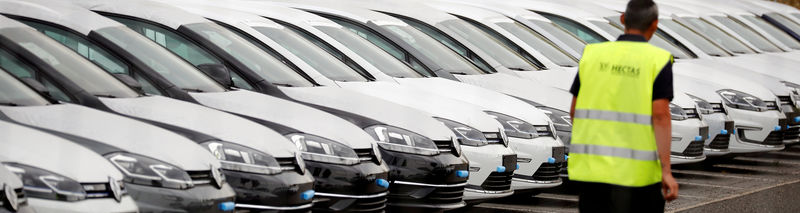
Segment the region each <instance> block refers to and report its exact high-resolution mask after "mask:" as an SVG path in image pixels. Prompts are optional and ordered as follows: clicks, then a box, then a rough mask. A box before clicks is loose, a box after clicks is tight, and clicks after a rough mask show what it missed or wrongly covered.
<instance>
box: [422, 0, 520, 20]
mask: <svg viewBox="0 0 800 213" xmlns="http://www.w3.org/2000/svg"><path fill="white" fill-rule="evenodd" d="M426 4H427V5H428V6H431V7H433V8H444V7H446V8H447V9H448V11H455V12H456V13H458V14H469V17H470V18H474V19H484V20H486V19H509V18H508V17H506V16H505V15H503V14H501V13H499V12H495V11H492V10H488V9H485V8H481V7H477V6H472V5H466V4H457V3H450V2H441V1H439V2H428V3H426ZM448 13H449V12H448ZM451 14H452V13H451Z"/></svg>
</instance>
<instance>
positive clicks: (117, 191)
mask: <svg viewBox="0 0 800 213" xmlns="http://www.w3.org/2000/svg"><path fill="white" fill-rule="evenodd" d="M108 188H110V189H111V195H113V196H114V200H117V202H120V201H122V188H120V187H119V183H117V180H114V178H112V177H108Z"/></svg>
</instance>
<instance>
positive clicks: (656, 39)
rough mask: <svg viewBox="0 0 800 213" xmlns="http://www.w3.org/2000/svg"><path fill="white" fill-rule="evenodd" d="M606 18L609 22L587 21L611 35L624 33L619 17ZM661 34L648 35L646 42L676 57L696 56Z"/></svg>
mask: <svg viewBox="0 0 800 213" xmlns="http://www.w3.org/2000/svg"><path fill="white" fill-rule="evenodd" d="M606 20H609V21H611V23H608V22H600V21H589V22H592V24H595V25H597V26H598V27H600V29H603V30H604V31H606V32H607V33H609V34H611V35H613V36H620V35H622V34H623V33H624V32H623V31H622V28H623V27H622V22H621V21H620V20H619V17H606ZM661 36H662V35H661V34H660V33H659V34H654V35H653V36H652V37H650V41H648V42H649V43H650V44H652V45H653V46H656V47H660V48H662V49H665V50H667V51H669V52H670V53H671V54H672V57H675V58H676V59H681V58H696V56H692V55H690V53H688V52H690V51H688V50H684V49H681V48H678V47H676V46H675V45H674V44H673V43H671V42H668V41H667V40H665V39H664V38H663V37H661Z"/></svg>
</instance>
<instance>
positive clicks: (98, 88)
mask: <svg viewBox="0 0 800 213" xmlns="http://www.w3.org/2000/svg"><path fill="white" fill-rule="evenodd" d="M19 3H20V2H19V1H13V2H6V1H4V2H0V5H3V7H0V12H2V13H4V14H14V15H18V16H20V17H25V18H27V19H24V20H20V21H22V22H23V23H26V24H30V26H32V27H34V28H35V29H37V30H39V31H41V32H43V33H45V35H49V36H51V37H52V38H56V39H58V38H64V37H71V38H73V40H70V41H67V40H64V39H59V40H57V41H61V42H65V45H67V47H71V48H75V49H74V50H75V51H76V52H78V53H80V52H79V49H78V46H80V45H84V47H85V48H86V49H89V50H91V51H93V52H94V55H100V54H105V55H106V56H108V55H110V54H109V53H108V52H105V50H103V49H100V47H97V46H93V44H91V43H90V42H89V41H88V40H81V39H78V38H80V37H79V35H75V34H73V33H72V32H71V31H67V30H62V29H64V28H68V29H70V30H72V31H75V32H91V31H92V30H93V29H101V28H105V27H110V26H113V25H115V23H113V21H111V20H108V19H106V18H104V17H102V16H100V15H97V14H94V13H92V12H90V11H88V10H85V9H82V8H70V7H67V6H55V5H54V4H50V5H47V7H48V8H49V9H52V10H49V9H48V10H47V11H42V9H41V8H43V7H45V6H41V5H33V4H29V3H24V4H19ZM30 6H33V7H30ZM7 8H13V9H11V10H6V9H7ZM52 11H59V12H58V13H54V12H52ZM61 17H84V18H92V19H93V20H95V21H94V22H92V24H93V25H89V24H86V23H83V22H80V23H78V22H73V21H74V20H78V19H64V18H61ZM31 20H36V21H35V22H33V21H31ZM104 21H105V22H104ZM109 25H110V26H109ZM116 25H117V26H118V27H123V26H122V25H121V24H118V23H116ZM96 26H102V27H96ZM92 27H95V28H92ZM70 42H71V43H70ZM43 50H46V51H48V52H49V53H50V54H52V55H59V54H58V53H54V52H55V51H58V50H59V49H43ZM60 50H61V51H62V52H68V50H67V49H64V48H60ZM65 55H69V54H65ZM58 58H60V59H61V60H68V59H67V57H58ZM98 58H99V57H93V58H92V59H94V60H98ZM103 59H105V60H102V61H100V62H102V63H98V64H101V65H104V66H105V67H109V66H116V67H120V68H121V67H126V66H127V65H126V64H124V63H122V62H120V61H113V60H108V59H109V58H107V57H106V58H103ZM69 60H75V61H79V60H81V59H80V57H78V56H77V55H72V58H71V59H69ZM47 62H52V61H47ZM80 65H83V66H81V67H78V68H72V67H64V66H56V65H53V66H52V68H53V69H48V68H46V67H43V68H40V69H37V70H36V71H34V70H30V71H27V70H17V71H16V72H13V73H12V74H15V75H17V76H18V77H25V76H47V78H48V79H50V81H49V83H50V84H53V85H56V86H55V87H51V89H50V92H51V93H52V94H64V95H66V96H68V97H75V98H73V99H71V100H62V101H66V102H72V103H76V104H82V105H85V106H88V107H92V108H95V109H99V110H106V111H109V112H113V113H119V114H121V115H125V116H130V117H133V118H138V119H143V121H146V122H148V123H151V124H153V125H156V126H160V127H162V128H165V129H169V130H171V131H173V132H176V133H179V134H181V135H184V136H186V137H188V138H190V139H192V140H193V141H195V142H197V143H198V144H200V145H201V146H203V147H204V148H206V149H208V151H209V152H212V153H213V154H214V156H215V157H217V158H218V159H219V160H220V161H221V163H222V166H223V171H224V173H225V175H226V176H227V177H228V178H229V180H234V181H231V185H232V186H233V187H234V189H235V190H236V191H237V192H239V193H238V194H237V195H238V197H237V200H238V201H239V203H238V204H237V205H238V206H239V207H240V208H244V207H250V208H258V209H307V208H310V207H311V198H312V197H313V196H311V195H313V190H312V188H313V179H312V178H311V175H310V174H308V173H306V172H305V170H304V169H305V168H302V167H300V166H298V165H302V164H303V162H299V161H302V160H301V159H299V152H298V151H297V148H296V146H295V145H294V144H293V143H292V142H291V141H289V139H287V138H285V137H283V135H280V134H278V133H277V132H275V131H273V130H271V129H269V128H267V127H265V126H263V125H260V124H258V123H255V122H252V121H249V120H247V119H245V118H242V117H239V116H235V115H232V114H230V113H225V112H221V111H218V110H214V109H211V108H207V107H203V106H200V105H196V104H192V103H189V102H184V101H179V100H175V99H170V98H165V97H163V96H144V95H141V94H140V93H138V92H137V91H135V90H133V89H130V88H127V87H126V86H125V84H123V83H122V82H118V81H117V79H115V78H114V77H113V76H112V75H110V74H109V73H106V72H104V71H103V70H101V69H99V68H98V67H95V66H93V65H91V64H90V63H88V62H86V63H83V64H80ZM62 74H63V75H62ZM124 76H127V75H124ZM42 79H43V78H42ZM84 79H92V80H93V81H91V82H87V81H84ZM29 80H33V79H29ZM40 83H43V82H40ZM59 88H65V89H59ZM85 91H91V93H87V92H85ZM101 93H102V94H104V95H107V94H112V95H113V96H114V97H113V98H112V97H107V96H100V97H95V95H96V94H101ZM57 98H58V97H57ZM230 127H236V128H230ZM234 152H235V153H242V154H246V155H249V156H254V157H253V159H245V158H235V157H233V156H228V154H227V153H234ZM250 181H262V182H264V183H267V184H266V185H269V188H266V187H262V188H261V189H262V190H256V189H254V188H252V186H250V185H249V184H247V183H248V182H250ZM282 187H297V188H298V190H280V188H282ZM263 189H268V190H263ZM270 196H282V197H289V198H290V199H287V200H286V201H290V202H279V201H272V200H265V199H259V198H258V197H270Z"/></svg>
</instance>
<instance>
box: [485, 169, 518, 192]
mask: <svg viewBox="0 0 800 213" xmlns="http://www.w3.org/2000/svg"><path fill="white" fill-rule="evenodd" d="M513 174H514V173H513V172H502V173H501V172H492V173H491V174H489V177H487V178H486V180H485V181H483V184H482V185H481V188H483V190H487V191H505V190H509V189H511V178H512V177H511V176H512V175H513Z"/></svg>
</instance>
